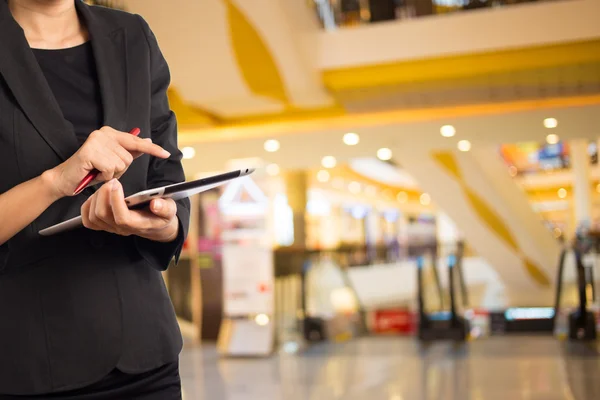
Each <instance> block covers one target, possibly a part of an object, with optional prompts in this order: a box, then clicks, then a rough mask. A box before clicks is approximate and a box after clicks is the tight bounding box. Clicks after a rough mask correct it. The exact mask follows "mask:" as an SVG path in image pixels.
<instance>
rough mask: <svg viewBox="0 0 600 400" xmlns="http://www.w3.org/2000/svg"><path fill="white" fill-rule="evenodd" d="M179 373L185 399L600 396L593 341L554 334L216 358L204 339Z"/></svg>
mask: <svg viewBox="0 0 600 400" xmlns="http://www.w3.org/2000/svg"><path fill="white" fill-rule="evenodd" d="M181 376H182V379H183V387H184V395H185V398H184V399H185V400H192V399H193V400H209V399H210V400H242V399H243V400H253V399H256V400H275V399H277V400H330V399H331V400H333V399H344V400H346V399H347V400H359V399H360V400H362V399H367V400H594V399H600V356H598V352H597V351H596V349H595V348H591V347H589V346H585V345H579V344H578V345H574V344H569V343H565V342H558V341H557V340H555V339H554V338H552V337H503V338H490V339H485V340H479V341H475V342H470V343H467V344H466V345H463V346H454V345H451V344H449V343H437V344H434V345H432V346H430V347H428V348H424V347H422V346H420V345H419V344H418V343H417V342H416V341H415V340H413V339H407V338H395V337H369V338H363V339H357V340H354V341H351V342H347V343H344V344H326V345H318V346H314V347H312V348H310V349H309V350H308V351H307V352H305V353H304V354H301V355H295V356H293V355H274V356H273V357H272V358H268V359H220V358H219V357H218V356H217V354H216V351H215V349H214V348H212V347H202V348H188V349H186V350H185V351H184V353H183V355H182V357H181Z"/></svg>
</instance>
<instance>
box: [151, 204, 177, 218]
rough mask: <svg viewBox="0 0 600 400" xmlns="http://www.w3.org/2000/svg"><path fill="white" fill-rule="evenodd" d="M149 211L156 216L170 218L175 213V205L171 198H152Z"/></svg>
mask: <svg viewBox="0 0 600 400" xmlns="http://www.w3.org/2000/svg"><path fill="white" fill-rule="evenodd" d="M150 211H152V214H154V215H156V216H157V217H161V218H165V219H171V218H173V217H174V216H175V214H176V213H177V206H176V205H175V202H174V201H173V200H165V199H154V200H152V201H151V202H150Z"/></svg>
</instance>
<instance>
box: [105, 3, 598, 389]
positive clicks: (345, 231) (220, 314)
mask: <svg viewBox="0 0 600 400" xmlns="http://www.w3.org/2000/svg"><path fill="white" fill-rule="evenodd" d="M95 3H102V4H103V5H107V6H110V7H117V8H124V9H125V10H127V11H129V12H134V13H138V14H140V15H142V16H143V17H144V18H145V19H146V20H147V21H148V22H149V24H150V26H151V27H152V29H153V31H154V33H155V35H156V37H157V38H158V41H159V44H160V46H161V49H162V51H163V53H164V55H165V57H166V59H167V61H168V62H169V65H170V69H171V74H172V82H171V87H170V92H169V99H170V103H171V107H172V109H173V111H174V112H175V113H176V114H177V117H178V121H179V144H180V148H181V149H182V152H183V155H184V166H185V169H186V174H187V176H188V178H189V179H193V178H197V177H202V176H207V175H210V174H213V173H215V172H222V171H227V170H233V169H238V168H249V167H252V168H256V169H257V170H256V172H255V173H254V174H252V175H251V176H249V177H244V178H241V179H238V180H235V181H232V182H231V183H229V184H227V185H225V186H222V187H219V188H216V189H213V190H211V191H208V192H204V193H202V194H200V195H198V196H196V197H194V198H193V200H192V204H193V218H192V226H191V230H190V236H189V238H188V240H187V243H186V247H185V252H184V253H185V254H184V255H183V256H182V258H181V260H180V262H179V263H178V265H172V267H171V268H170V269H169V270H168V271H167V272H165V280H166V283H167V287H168V290H169V293H170V295H171V298H172V301H173V305H174V307H175V310H176V312H177V315H178V317H179V321H180V326H181V328H182V332H183V333H184V335H185V338H186V341H187V345H186V347H185V349H184V352H183V354H182V359H181V360H182V365H181V368H182V372H181V373H182V378H183V382H184V391H185V398H186V399H211V400H212V399H264V400H269V399H286V400H287V399H290V400H292V399H311V400H312V399H318V400H321V399H373V400H375V399H381V400H420V399H424V400H430V399H445V400H479V399H484V400H488V399H491V400H494V399H511V400H513V399H514V400H518V399H531V400H534V399H544V400H553V399H556V400H558V399H561V400H562V399H565V400H573V399H574V400H581V399H598V398H600V358H599V357H598V347H597V344H596V336H597V335H596V330H597V328H596V327H597V325H598V324H599V323H600V318H599V317H600V313H599V310H600V308H599V307H598V306H599V305H600V297H599V294H598V293H597V292H596V287H597V284H598V279H599V278H598V277H599V276H600V275H599V274H600V271H598V257H597V249H598V247H599V245H598V243H599V240H598V239H599V238H600V165H599V164H598V146H599V143H600V142H599V139H600V23H599V22H598V21H599V19H600V1H599V0H554V1H550V0H548V1H544V0H538V1H535V0H531V1H528V0H188V1H184V0H177V1H164V0H126V1H97V2H95Z"/></svg>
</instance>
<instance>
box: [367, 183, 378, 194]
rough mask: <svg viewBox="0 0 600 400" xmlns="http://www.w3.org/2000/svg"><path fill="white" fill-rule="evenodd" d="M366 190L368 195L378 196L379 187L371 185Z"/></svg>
mask: <svg viewBox="0 0 600 400" xmlns="http://www.w3.org/2000/svg"><path fill="white" fill-rule="evenodd" d="M365 192H366V193H367V195H368V196H376V195H377V188H376V187H375V186H372V185H369V186H367V188H366V189H365Z"/></svg>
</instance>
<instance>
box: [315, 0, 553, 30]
mask: <svg viewBox="0 0 600 400" xmlns="http://www.w3.org/2000/svg"><path fill="white" fill-rule="evenodd" d="M309 1H310V2H311V3H312V6H313V7H314V8H315V11H316V13H317V14H318V16H319V19H320V20H321V23H322V25H323V27H325V28H326V29H334V28H336V27H343V26H353V25H361V24H367V23H373V22H381V21H391V20H404V19H412V18H419V17H425V16H430V15H438V14H448V13H453V12H468V11H473V10H478V9H485V8H488V9H489V8H498V7H505V6H513V5H517V4H522V3H533V2H540V1H556V0H309Z"/></svg>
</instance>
